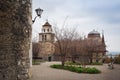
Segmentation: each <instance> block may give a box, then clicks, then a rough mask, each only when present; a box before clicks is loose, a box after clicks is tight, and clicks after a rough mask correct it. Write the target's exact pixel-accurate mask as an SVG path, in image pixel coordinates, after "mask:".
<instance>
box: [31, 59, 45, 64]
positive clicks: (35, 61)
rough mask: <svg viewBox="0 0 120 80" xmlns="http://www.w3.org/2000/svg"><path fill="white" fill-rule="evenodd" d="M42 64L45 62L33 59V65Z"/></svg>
mask: <svg viewBox="0 0 120 80" xmlns="http://www.w3.org/2000/svg"><path fill="white" fill-rule="evenodd" d="M41 62H43V61H41V60H39V59H33V60H32V64H33V65H40V63H41Z"/></svg>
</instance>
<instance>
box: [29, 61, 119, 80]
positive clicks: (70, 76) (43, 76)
mask: <svg viewBox="0 0 120 80" xmlns="http://www.w3.org/2000/svg"><path fill="white" fill-rule="evenodd" d="M52 64H60V62H45V63H42V64H41V65H35V66H33V67H32V68H31V71H32V76H31V80H120V65H114V67H115V69H113V70H110V69H108V66H107V64H104V65H102V66H91V67H96V68H98V69H99V70H101V71H102V73H100V74H84V73H74V72H70V71H65V70H59V69H53V68H50V67H49V66H50V65H52Z"/></svg>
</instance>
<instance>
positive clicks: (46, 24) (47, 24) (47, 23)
mask: <svg viewBox="0 0 120 80" xmlns="http://www.w3.org/2000/svg"><path fill="white" fill-rule="evenodd" d="M43 26H49V27H51V25H50V23H49V22H48V19H46V22H45V24H44V25H43Z"/></svg>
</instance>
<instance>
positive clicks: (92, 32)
mask: <svg viewBox="0 0 120 80" xmlns="http://www.w3.org/2000/svg"><path fill="white" fill-rule="evenodd" d="M88 34H100V33H99V32H98V31H95V30H93V31H91V32H89V33H88Z"/></svg>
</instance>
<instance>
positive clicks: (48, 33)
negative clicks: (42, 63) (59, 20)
mask: <svg viewBox="0 0 120 80" xmlns="http://www.w3.org/2000/svg"><path fill="white" fill-rule="evenodd" d="M54 41H55V34H54V33H53V32H52V25H50V23H49V22H48V21H46V22H45V24H44V25H43V26H42V32H41V33H39V44H40V46H41V47H40V48H41V49H40V52H39V57H42V59H44V60H48V61H51V60H52V55H53V53H54V49H55V48H54Z"/></svg>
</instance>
